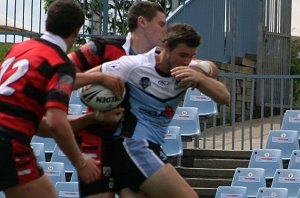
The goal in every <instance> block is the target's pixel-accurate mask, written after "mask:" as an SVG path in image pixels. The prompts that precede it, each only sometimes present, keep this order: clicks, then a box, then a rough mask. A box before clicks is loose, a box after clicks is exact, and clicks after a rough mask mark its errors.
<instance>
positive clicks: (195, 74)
mask: <svg viewBox="0 0 300 198" xmlns="http://www.w3.org/2000/svg"><path fill="white" fill-rule="evenodd" d="M171 75H172V76H173V77H174V78H175V79H176V80H179V81H180V84H181V85H185V86H187V87H192V88H196V87H198V84H199V79H200V78H207V77H206V76H205V74H203V73H202V72H199V71H196V70H194V69H192V68H189V67H187V66H179V67H175V68H173V69H172V70H171Z"/></svg>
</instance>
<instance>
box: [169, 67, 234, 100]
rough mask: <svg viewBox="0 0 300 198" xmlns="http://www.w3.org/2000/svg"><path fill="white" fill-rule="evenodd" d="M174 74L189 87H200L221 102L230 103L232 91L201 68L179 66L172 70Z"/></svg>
mask: <svg viewBox="0 0 300 198" xmlns="http://www.w3.org/2000/svg"><path fill="white" fill-rule="evenodd" d="M171 74H172V76H174V77H175V78H176V79H177V80H180V83H182V84H186V85H187V86H189V87H193V88H198V89H199V90H200V91H201V92H203V93H204V94H205V95H207V96H209V97H211V98H212V99H213V100H214V101H215V102H217V103H219V104H229V103H230V93H229V91H228V90H227V88H226V87H225V85H224V84H223V83H221V82H219V81H218V80H216V79H214V78H211V77H208V76H207V75H205V74H203V72H202V71H200V69H199V68H190V67H186V66H179V67H176V68H173V69H172V70H171Z"/></svg>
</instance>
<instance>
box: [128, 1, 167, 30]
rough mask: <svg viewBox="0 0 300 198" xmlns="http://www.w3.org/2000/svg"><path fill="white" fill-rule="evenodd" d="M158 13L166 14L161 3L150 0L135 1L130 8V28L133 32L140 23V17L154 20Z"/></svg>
mask: <svg viewBox="0 0 300 198" xmlns="http://www.w3.org/2000/svg"><path fill="white" fill-rule="evenodd" d="M158 14H163V15H164V16H165V11H164V9H163V8H162V7H161V5H160V4H158V3H155V2H150V1H139V2H136V3H134V4H133V5H132V6H131V7H130V8H129V10H128V17H127V22H128V28H129V31H130V32H133V31H134V30H135V29H136V28H137V27H138V23H139V21H138V20H139V18H140V17H143V18H144V19H146V20H147V21H152V20H153V18H154V17H156V16H157V15H158Z"/></svg>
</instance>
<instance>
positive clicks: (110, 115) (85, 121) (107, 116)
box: [36, 107, 124, 137]
mask: <svg viewBox="0 0 300 198" xmlns="http://www.w3.org/2000/svg"><path fill="white" fill-rule="evenodd" d="M123 111H124V109H123V108H121V107H118V108H115V109H113V110H111V111H106V112H98V111H94V112H89V113H86V114H82V115H69V116H68V117H67V118H68V121H69V123H70V125H71V128H72V130H73V131H74V132H76V131H78V130H81V129H83V128H85V127H87V126H89V125H91V124H110V125H117V124H118V123H119V121H120V119H121V117H122V114H123ZM36 135H38V136H41V137H52V132H51V129H50V127H49V126H48V124H47V121H46V117H43V119H42V121H41V123H40V125H39V128H38V130H37V132H36Z"/></svg>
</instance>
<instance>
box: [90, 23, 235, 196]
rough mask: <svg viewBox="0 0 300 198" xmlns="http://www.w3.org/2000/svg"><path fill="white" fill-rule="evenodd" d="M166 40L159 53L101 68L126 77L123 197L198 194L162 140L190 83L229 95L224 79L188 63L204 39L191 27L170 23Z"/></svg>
mask: <svg viewBox="0 0 300 198" xmlns="http://www.w3.org/2000/svg"><path fill="white" fill-rule="evenodd" d="M162 41H163V43H162V50H161V53H160V54H159V55H157V54H156V53H155V49H153V50H151V51H150V52H148V53H145V54H142V55H136V56H124V57H122V58H120V59H119V60H116V61H112V62H108V63H104V64H103V65H102V66H101V70H102V72H104V73H112V74H114V75H118V76H120V77H121V78H123V79H124V81H125V82H126V85H127V90H128V91H127V94H128V95H127V96H126V99H125V101H124V107H125V113H124V117H123V120H122V122H121V124H120V126H119V127H118V129H117V131H116V132H115V137H116V143H115V144H114V150H113V165H112V167H113V175H114V178H115V181H116V187H117V189H118V190H119V191H120V196H121V197H137V196H141V195H144V196H146V197H161V196H164V197H197V194H196V193H195V192H194V191H193V190H192V188H191V187H190V186H189V185H188V184H187V183H186V182H185V180H184V179H183V178H182V177H181V176H180V175H179V174H178V173H177V171H176V170H175V169H174V167H172V165H170V164H164V162H163V161H162V160H161V159H160V156H159V152H160V150H161V149H160V145H161V143H162V142H163V141H164V140H163V138H164V135H165V134H166V131H167V130H166V129H167V126H168V125H169V123H170V121H171V119H172V117H173V115H174V112H175V110H176V108H177V106H178V102H179V101H180V99H182V97H183V95H184V93H185V91H186V89H187V88H188V87H194V88H198V89H199V90H201V92H203V93H204V94H207V95H209V96H210V97H211V98H212V99H213V100H214V101H216V102H218V103H221V104H224V103H229V100H230V94H229V92H228V90H227V89H226V88H225V86H224V85H223V84H222V83H220V82H218V81H217V80H215V79H213V78H210V77H208V76H207V75H205V74H204V73H202V72H200V71H198V70H197V69H194V68H191V67H189V66H188V65H189V63H190V62H191V60H192V58H193V57H194V55H195V54H196V52H197V47H198V45H199V44H200V36H199V35H198V33H197V32H196V31H195V30H194V29H193V28H192V27H191V26H189V25H186V24H174V25H172V26H170V28H169V29H168V31H167V33H166V34H165V36H164V37H163V40H162ZM93 71H96V70H93ZM91 72H92V71H91Z"/></svg>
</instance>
